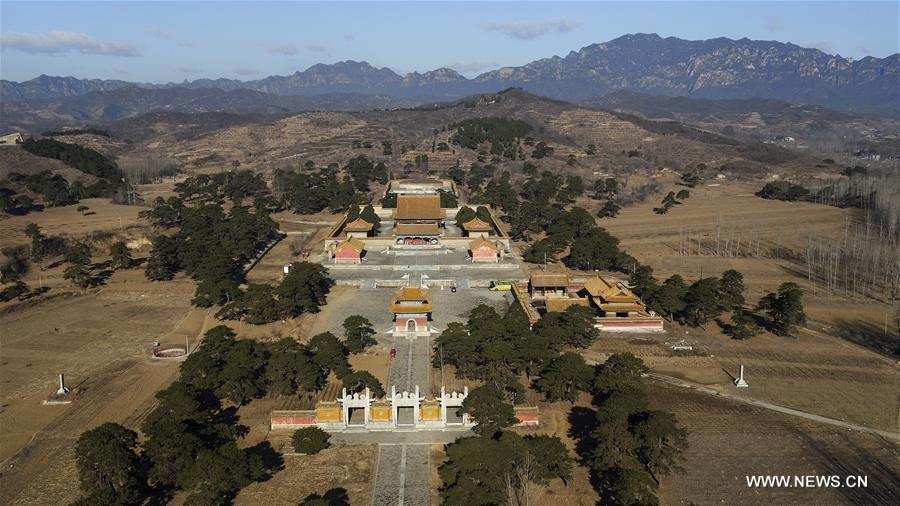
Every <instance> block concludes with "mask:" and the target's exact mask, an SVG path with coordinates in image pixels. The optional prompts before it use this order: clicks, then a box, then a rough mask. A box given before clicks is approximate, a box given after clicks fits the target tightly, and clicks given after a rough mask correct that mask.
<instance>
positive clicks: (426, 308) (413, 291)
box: [391, 286, 432, 313]
mask: <svg viewBox="0 0 900 506" xmlns="http://www.w3.org/2000/svg"><path fill="white" fill-rule="evenodd" d="M419 301H421V302H422V304H401V303H402V302H419ZM431 309H432V304H431V299H429V298H428V289H427V288H420V287H417V286H404V287H403V288H401V289H399V290H397V293H395V294H394V298H393V299H392V300H391V311H392V312H394V313H430V312H431Z"/></svg>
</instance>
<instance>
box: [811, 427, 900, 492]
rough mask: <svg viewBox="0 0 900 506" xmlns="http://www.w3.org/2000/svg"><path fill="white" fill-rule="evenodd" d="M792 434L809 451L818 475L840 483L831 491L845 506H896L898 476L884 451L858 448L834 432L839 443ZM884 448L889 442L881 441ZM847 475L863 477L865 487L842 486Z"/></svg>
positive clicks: (899, 489) (853, 441) (850, 439)
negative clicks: (881, 452) (850, 505)
mask: <svg viewBox="0 0 900 506" xmlns="http://www.w3.org/2000/svg"><path fill="white" fill-rule="evenodd" d="M794 433H795V434H796V436H797V439H799V440H800V441H801V444H802V445H803V446H804V447H806V448H808V449H809V450H810V452H811V454H812V455H811V460H812V461H813V463H814V465H815V466H816V470H817V471H818V474H819V475H832V476H838V477H840V479H841V480H842V483H841V485H842V486H840V487H836V489H835V490H837V491H838V493H839V494H841V495H842V496H844V497H845V498H846V499H847V504H900V487H898V486H897V484H898V483H900V473H898V471H897V467H896V466H895V464H896V461H895V460H894V459H895V458H896V457H895V454H894V452H892V451H886V452H885V453H883V454H879V453H878V452H876V451H873V450H872V449H871V448H860V447H859V442H858V440H856V438H854V437H851V436H850V435H849V434H845V433H840V432H835V434H837V437H838V438H840V441H839V442H836V443H831V442H826V441H821V440H819V439H816V438H815V437H814V436H813V435H811V434H809V433H806V432H804V431H800V430H795V431H794ZM885 445H886V446H889V445H890V443H888V442H887V441H885ZM848 476H854V477H861V476H865V477H866V480H867V483H866V485H865V486H844V485H846V483H845V482H843V480H844V479H845V478H846V477H848Z"/></svg>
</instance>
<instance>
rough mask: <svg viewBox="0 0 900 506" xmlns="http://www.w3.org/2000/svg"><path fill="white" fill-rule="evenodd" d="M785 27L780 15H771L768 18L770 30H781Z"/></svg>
mask: <svg viewBox="0 0 900 506" xmlns="http://www.w3.org/2000/svg"><path fill="white" fill-rule="evenodd" d="M783 29H784V26H783V25H782V24H781V18H779V17H778V16H769V17H768V18H766V30H768V31H770V32H780V31H781V30H783Z"/></svg>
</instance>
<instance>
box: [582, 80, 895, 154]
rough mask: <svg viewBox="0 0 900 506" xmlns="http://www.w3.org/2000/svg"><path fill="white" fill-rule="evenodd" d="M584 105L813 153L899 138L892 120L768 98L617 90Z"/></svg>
mask: <svg viewBox="0 0 900 506" xmlns="http://www.w3.org/2000/svg"><path fill="white" fill-rule="evenodd" d="M583 105H585V106H588V107H592V108H599V109H605V110H611V111H617V112H624V113H629V114H636V115H640V116H642V117H644V118H648V119H653V120H665V121H677V122H681V123H687V124H691V125H695V126H698V127H700V128H703V129H705V130H710V131H715V132H719V133H723V134H725V135H728V136H731V137H735V138H739V139H743V140H756V141H773V140H778V139H783V138H785V137H792V138H794V139H795V141H796V142H795V144H800V145H803V146H806V148H807V149H810V150H812V151H827V150H829V149H834V146H835V144H836V143H847V147H848V148H851V149H861V148H863V147H866V146H871V145H872V144H873V143H877V142H878V139H881V138H884V137H890V136H896V135H898V134H900V119H897V118H889V117H877V116H863V115H859V114H853V113H847V112H841V111H836V110H834V109H829V108H826V107H822V106H818V105H814V104H791V103H788V102H784V101H781V100H772V99H746V100H713V99H701V98H689V97H671V96H659V95H647V94H643V93H635V92H632V91H616V92H613V93H610V94H608V95H604V96H602V97H594V98H591V99H588V100H586V101H584V102H583ZM792 147H796V146H792ZM817 148H819V149H817Z"/></svg>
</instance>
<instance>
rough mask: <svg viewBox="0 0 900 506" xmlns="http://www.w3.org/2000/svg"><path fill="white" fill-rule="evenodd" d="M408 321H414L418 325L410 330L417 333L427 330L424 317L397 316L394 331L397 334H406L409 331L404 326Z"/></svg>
mask: <svg viewBox="0 0 900 506" xmlns="http://www.w3.org/2000/svg"><path fill="white" fill-rule="evenodd" d="M408 320H415V322H416V324H417V325H418V327H417V328H414V329H412V330H418V331H419V332H424V331H425V330H427V329H428V318H426V317H424V316H416V317H407V316H403V315H397V321H396V323H395V325H396V326H395V327H394V328H395V330H396V331H398V332H406V331H407V330H410V329H408V328H407V327H406V325H407V323H406V322H407V321H408Z"/></svg>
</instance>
